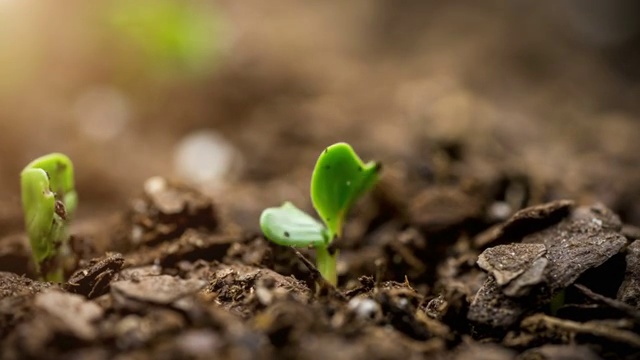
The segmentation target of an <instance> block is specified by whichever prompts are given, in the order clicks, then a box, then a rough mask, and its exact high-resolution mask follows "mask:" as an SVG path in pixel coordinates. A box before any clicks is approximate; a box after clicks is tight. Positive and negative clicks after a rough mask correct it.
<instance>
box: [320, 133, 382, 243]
mask: <svg viewBox="0 0 640 360" xmlns="http://www.w3.org/2000/svg"><path fill="white" fill-rule="evenodd" d="M379 170H380V164H379V163H376V162H373V161H372V162H368V163H366V164H365V163H363V162H362V160H361V159H360V157H358V155H357V154H356V153H355V151H354V150H353V148H352V147H351V146H350V145H349V144H346V143H337V144H334V145H331V146H329V147H328V148H326V149H325V150H324V151H323V152H322V154H320V157H319V158H318V161H317V162H316V167H315V169H314V170H313V175H312V177H311V201H312V202H313V206H314V207H315V209H316V211H317V212H318V214H319V215H320V217H321V218H322V220H323V221H324V223H325V224H327V227H328V228H329V232H330V234H331V236H332V237H333V236H338V237H339V236H341V235H342V226H343V224H344V219H345V216H346V215H347V213H348V211H349V209H350V208H351V205H353V203H354V202H355V201H356V200H357V199H358V198H359V197H360V196H362V195H363V194H364V193H365V192H366V191H367V190H369V189H370V188H371V187H372V186H373V185H374V184H375V183H376V181H377V179H378V173H379Z"/></svg>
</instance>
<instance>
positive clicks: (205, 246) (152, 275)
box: [0, 177, 640, 359]
mask: <svg viewBox="0 0 640 360" xmlns="http://www.w3.org/2000/svg"><path fill="white" fill-rule="evenodd" d="M392 181H393V180H392V178H389V177H383V179H382V181H381V182H380V184H379V186H378V188H377V189H376V190H375V191H373V193H372V194H370V195H369V196H368V197H367V198H366V199H365V200H364V201H363V202H362V204H361V205H360V206H358V207H356V210H355V211H354V213H353V214H352V215H351V219H350V221H349V225H347V231H346V235H345V236H344V238H341V239H338V240H337V246H338V248H339V249H340V260H339V268H338V271H339V276H340V280H339V285H338V286H337V287H333V286H331V285H329V284H328V283H326V282H324V281H322V279H321V278H320V277H319V275H318V272H317V269H315V267H314V265H313V263H312V262H311V261H309V258H312V256H313V252H312V251H311V250H307V249H303V250H304V251H303V252H298V251H296V250H294V249H291V248H283V247H278V246H276V245H274V244H272V243H270V242H268V241H266V240H265V239H264V238H263V237H262V236H261V235H260V234H259V233H256V232H251V231H245V230H243V229H242V228H241V227H240V226H238V225H237V224H236V223H234V222H233V221H231V220H230V219H228V218H225V217H224V216H223V215H221V213H222V212H221V211H219V209H218V206H219V205H217V204H216V203H215V201H213V199H211V198H210V197H208V196H207V195H205V194H203V193H201V192H199V191H198V190H197V189H195V188H191V187H189V186H186V185H184V184H181V183H178V182H175V181H170V180H167V179H164V178H158V177H156V178H152V179H150V180H148V181H147V183H146V184H145V186H144V189H145V190H144V191H143V192H142V196H141V197H139V198H137V199H136V200H134V201H133V202H132V206H131V208H130V209H129V211H127V212H126V214H125V215H123V216H122V217H121V218H120V219H119V221H118V222H117V224H116V225H115V226H114V225H109V227H108V228H107V227H105V228H104V231H105V232H108V235H109V236H108V237H106V238H108V239H109V241H107V242H106V243H100V242H99V241H96V240H95V239H93V240H92V239H91V238H89V237H86V235H83V234H76V235H75V238H74V244H75V246H76V248H84V249H85V251H84V252H82V251H78V254H81V255H82V256H83V257H84V258H83V259H80V260H79V261H78V264H77V270H76V271H75V272H74V273H73V274H69V278H68V279H69V280H68V281H67V282H66V283H64V284H51V283H43V282H40V281H37V280H32V279H30V278H29V277H26V276H24V275H20V274H19V273H18V272H19V271H21V269H20V267H15V268H14V269H7V270H12V271H5V272H0V292H1V295H2V297H1V299H0V314H1V315H2V316H1V317H0V325H1V326H0V328H1V329H2V332H1V333H0V336H1V339H2V340H1V341H2V347H1V349H2V350H1V354H0V355H1V357H2V358H3V359H26V358H32V359H54V358H60V359H62V358H64V359H112V358H115V359H128V358H132V359H177V358H193V359H205V358H224V359H256V358H260V359H271V358H292V359H293V358H296V359H323V358H325V359H326V358H338V359H343V358H344V359H395V358H411V359H421V358H439V359H479V358H486V359H514V358H517V359H539V358H543V359H565V358H582V359H599V358H626V359H634V358H638V356H640V334H639V332H638V331H639V330H640V302H639V299H640V296H639V294H640V286H639V284H638V278H640V272H639V271H640V269H639V268H638V261H637V260H638V254H637V253H638V249H639V248H640V238H638V236H637V235H638V229H637V228H635V227H633V226H625V225H624V224H623V223H622V222H621V220H620V218H619V217H618V216H617V215H616V214H614V213H613V212H612V211H611V210H610V209H608V208H606V207H605V206H604V205H601V204H595V205H591V206H579V205H576V204H575V203H574V202H573V201H570V200H558V201H553V202H549V203H545V204H541V205H535V206H532V207H528V208H524V209H522V210H520V211H517V212H515V213H514V214H513V215H512V216H510V217H508V218H507V219H506V220H504V221H496V220H494V217H495V215H496V214H491V209H492V208H493V207H492V206H491V205H492V204H495V202H496V197H495V196H496V193H495V191H494V190H493V187H492V186H489V185H491V184H475V185H474V186H472V187H471V188H473V189H474V191H473V192H470V191H469V189H468V188H467V186H466V185H465V186H462V185H459V186H456V185H451V184H449V185H446V186H445V185H434V186H429V187H427V188H426V190H423V192H422V194H421V195H419V196H416V197H415V198H402V197H400V196H398V193H397V192H393V191H391V190H390V189H393V188H394V187H393V186H401V187H403V186H406V184H395V185H393V184H392ZM436 209H437V211H436ZM83 236H84V237H83ZM84 242H88V243H90V244H91V246H81V244H82V243H84ZM2 244H3V245H6V246H7V247H8V250H5V253H8V254H11V256H13V257H15V258H24V259H28V258H29V257H28V255H29V254H28V252H27V247H20V248H19V247H15V246H12V244H11V243H10V242H8V241H5V242H3V243H2ZM88 248H90V249H89V250H86V249H88ZM103 248H104V249H103ZM105 251H108V252H106V254H105V255H100V254H104V253H105ZM93 256H96V257H93ZM10 266H11V264H7V265H5V268H6V267H10ZM28 275H29V276H31V277H33V275H34V274H33V273H30V272H29V273H28Z"/></svg>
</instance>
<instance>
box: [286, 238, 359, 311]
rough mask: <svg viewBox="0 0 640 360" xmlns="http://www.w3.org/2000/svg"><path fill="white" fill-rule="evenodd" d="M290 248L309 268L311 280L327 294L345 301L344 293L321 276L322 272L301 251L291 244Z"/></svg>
mask: <svg viewBox="0 0 640 360" xmlns="http://www.w3.org/2000/svg"><path fill="white" fill-rule="evenodd" d="M291 249H293V252H294V253H295V254H296V256H297V257H298V259H300V261H302V263H303V264H304V266H306V267H307V269H309V272H310V275H311V280H313V281H314V282H315V283H316V284H318V285H319V286H320V288H321V289H326V290H327V292H328V293H329V294H331V295H333V296H335V297H336V298H337V299H338V300H341V301H347V298H345V297H344V295H342V293H341V292H340V291H338V289H336V287H335V286H333V285H332V284H331V283H329V282H328V281H327V280H325V278H323V277H322V274H320V271H319V270H318V268H317V267H316V266H315V265H314V264H313V263H312V262H311V261H309V259H307V258H306V257H305V256H304V255H302V253H301V252H300V251H298V249H296V248H295V247H293V246H291Z"/></svg>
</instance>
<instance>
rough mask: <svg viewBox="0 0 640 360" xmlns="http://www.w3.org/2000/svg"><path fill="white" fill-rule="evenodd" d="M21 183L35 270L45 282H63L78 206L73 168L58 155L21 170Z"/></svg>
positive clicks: (40, 159)
mask: <svg viewBox="0 0 640 360" xmlns="http://www.w3.org/2000/svg"><path fill="white" fill-rule="evenodd" d="M20 183H21V190H22V208H23V211H24V218H25V226H26V229H27V235H28V236H29V242H30V244H31V251H32V253H33V258H34V260H35V264H36V269H37V270H38V272H39V273H40V275H41V277H42V278H43V279H45V280H47V281H54V282H62V281H63V280H64V263H65V260H66V259H65V257H66V256H67V255H68V253H69V249H68V233H67V224H68V222H69V220H70V219H71V218H72V217H73V214H74V213H75V210H76V206H77V205H78V197H77V194H76V192H75V189H74V181H73V164H72V163H71V160H69V158H68V157H67V156H66V155H63V154H59V153H53V154H49V155H46V156H43V157H40V158H38V159H36V160H34V161H32V162H31V163H30V164H29V165H27V166H26V167H25V168H24V170H22V173H21V175H20Z"/></svg>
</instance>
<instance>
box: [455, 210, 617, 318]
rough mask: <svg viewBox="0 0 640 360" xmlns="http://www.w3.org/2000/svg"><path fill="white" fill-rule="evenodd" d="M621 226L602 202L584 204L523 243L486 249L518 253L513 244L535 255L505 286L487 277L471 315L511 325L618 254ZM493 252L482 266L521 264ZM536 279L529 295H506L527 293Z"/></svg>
mask: <svg viewBox="0 0 640 360" xmlns="http://www.w3.org/2000/svg"><path fill="white" fill-rule="evenodd" d="M620 227H621V223H620V221H619V219H618V218H617V216H615V215H614V214H613V213H611V211H609V210H608V209H606V208H604V207H603V206H601V205H596V206H592V207H580V208H577V209H575V210H574V211H573V212H572V213H571V214H570V216H569V217H567V218H566V219H565V220H563V221H561V222H560V223H558V224H556V225H553V226H551V227H549V228H546V229H543V230H541V231H539V232H537V233H534V234H530V235H528V236H526V237H525V238H524V239H523V241H524V242H525V243H524V244H516V245H511V246H508V247H501V248H499V249H498V250H491V249H489V250H487V251H486V254H493V255H498V254H501V256H507V257H509V256H511V252H508V251H507V252H505V250H508V249H511V250H514V253H515V249H520V250H519V253H527V252H530V253H531V254H529V255H528V257H527V259H529V260H531V259H535V260H533V261H529V264H530V266H529V268H528V269H526V270H525V271H524V272H522V273H521V274H520V275H519V276H518V277H516V278H514V280H512V281H511V283H509V285H507V287H505V288H502V287H500V285H499V284H498V283H497V281H496V279H495V278H494V277H490V278H489V279H487V280H486V281H485V283H484V284H483V286H482V288H481V289H480V290H479V291H478V293H477V294H476V296H475V298H474V300H473V302H472V303H471V306H470V308H469V312H468V315H467V317H468V319H469V320H472V321H475V322H478V323H479V324H484V325H489V326H493V327H508V326H511V325H513V324H514V323H515V321H517V320H518V319H519V317H520V316H521V315H522V314H524V312H525V311H526V309H528V308H531V307H539V306H542V305H544V304H545V303H547V302H549V301H550V299H551V296H552V294H554V293H555V292H557V291H559V290H561V289H564V288H566V287H567V286H569V285H571V284H572V283H573V282H574V281H575V280H576V279H577V278H578V277H579V276H580V275H581V274H582V273H584V272H585V271H586V270H588V269H590V268H594V267H598V266H600V265H602V264H603V263H604V262H605V261H607V260H608V259H609V258H611V257H613V256H614V255H615V254H617V253H618V252H619V251H620V249H621V248H622V247H623V246H624V245H625V244H626V239H625V237H624V236H622V235H620V233H619V232H618V231H619V229H620ZM522 245H525V246H526V247H523V246H522ZM535 246H537V247H535ZM540 246H544V248H546V253H545V254H543V255H535V254H537V252H536V251H535V250H533V249H538V250H537V251H538V252H540V251H541V250H542V247H540ZM536 256H539V257H538V258H536ZM495 257H496V256H494V257H489V256H484V257H483V264H484V266H485V267H486V268H488V269H490V270H491V271H492V272H496V270H495V269H494V268H495V267H499V266H500V264H515V263H518V261H517V259H516V260H514V259H506V260H500V259H497V258H495ZM545 261H547V262H545ZM521 263H527V262H526V261H521ZM498 273H499V276H501V280H502V281H505V279H509V278H510V277H512V276H513V274H512V273H509V274H506V275H504V274H501V273H500V272H499V271H498ZM516 273H517V272H516ZM538 283H539V284H540V285H539V287H536V289H537V291H531V293H530V294H529V296H524V297H521V298H513V299H509V298H507V295H509V296H514V295H523V294H526V291H530V290H526V291H523V289H526V288H527V287H528V286H531V285H534V284H538Z"/></svg>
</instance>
